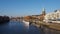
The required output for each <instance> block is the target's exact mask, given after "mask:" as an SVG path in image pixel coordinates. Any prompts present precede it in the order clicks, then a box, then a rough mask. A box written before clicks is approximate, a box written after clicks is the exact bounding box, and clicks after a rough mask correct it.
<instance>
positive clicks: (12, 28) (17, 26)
mask: <svg viewBox="0 0 60 34" xmlns="http://www.w3.org/2000/svg"><path fill="white" fill-rule="evenodd" d="M27 32H28V29H26V28H25V26H24V24H23V23H20V22H17V21H14V22H12V21H10V22H9V23H6V24H4V25H0V34H27Z"/></svg>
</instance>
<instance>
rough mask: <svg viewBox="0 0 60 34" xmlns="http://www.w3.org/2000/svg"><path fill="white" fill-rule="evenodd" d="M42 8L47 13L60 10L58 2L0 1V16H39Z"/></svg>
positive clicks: (58, 0)
mask: <svg viewBox="0 0 60 34" xmlns="http://www.w3.org/2000/svg"><path fill="white" fill-rule="evenodd" d="M43 8H45V9H46V12H47V13H50V12H53V11H54V10H56V9H60V0H0V15H7V16H26V15H39V14H41V12H42V9H43Z"/></svg>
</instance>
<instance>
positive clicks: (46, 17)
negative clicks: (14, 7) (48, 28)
mask: <svg viewBox="0 0 60 34" xmlns="http://www.w3.org/2000/svg"><path fill="white" fill-rule="evenodd" d="M58 19H60V10H55V11H54V12H51V13H46V11H45V8H43V10H42V14H40V15H32V16H25V17H24V20H25V21H30V20H40V21H45V22H48V21H52V20H55V21H56V20H58Z"/></svg>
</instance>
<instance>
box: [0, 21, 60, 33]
mask: <svg viewBox="0 0 60 34" xmlns="http://www.w3.org/2000/svg"><path fill="white" fill-rule="evenodd" d="M0 34H60V31H57V30H53V29H49V28H46V27H43V28H37V27H35V26H33V25H27V26H26V24H24V23H23V22H18V21H10V22H8V23H6V24H0Z"/></svg>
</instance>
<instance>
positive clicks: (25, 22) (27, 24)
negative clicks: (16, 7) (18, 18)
mask: <svg viewBox="0 0 60 34" xmlns="http://www.w3.org/2000/svg"><path fill="white" fill-rule="evenodd" d="M23 23H24V25H25V26H26V27H28V28H29V22H27V21H24V20H23Z"/></svg>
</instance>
